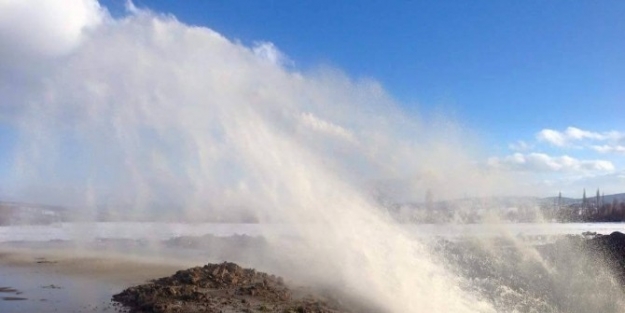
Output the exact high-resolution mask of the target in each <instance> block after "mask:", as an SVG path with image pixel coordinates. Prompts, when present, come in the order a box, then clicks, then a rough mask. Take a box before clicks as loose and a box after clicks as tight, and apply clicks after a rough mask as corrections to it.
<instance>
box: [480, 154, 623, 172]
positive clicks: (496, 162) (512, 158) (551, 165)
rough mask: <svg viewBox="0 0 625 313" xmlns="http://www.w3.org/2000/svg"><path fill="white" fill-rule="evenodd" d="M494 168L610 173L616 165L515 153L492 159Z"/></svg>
mask: <svg viewBox="0 0 625 313" xmlns="http://www.w3.org/2000/svg"><path fill="white" fill-rule="evenodd" d="M488 165H489V166H491V167H493V168H499V169H506V170H513V171H527V172H595V171H599V172H608V171H613V170H614V169H615V168H614V164H612V162H610V161H606V160H579V159H576V158H573V157H570V156H567V155H563V156H559V157H554V156H550V155H547V154H544V153H529V154H522V153H515V154H512V155H509V156H505V157H491V158H489V159H488Z"/></svg>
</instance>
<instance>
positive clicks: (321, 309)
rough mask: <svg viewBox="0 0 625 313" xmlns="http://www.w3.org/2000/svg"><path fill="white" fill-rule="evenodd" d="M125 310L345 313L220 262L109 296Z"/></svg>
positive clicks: (135, 312) (265, 276) (280, 282)
mask: <svg viewBox="0 0 625 313" xmlns="http://www.w3.org/2000/svg"><path fill="white" fill-rule="evenodd" d="M113 301H116V302H119V303H121V304H122V305H124V306H125V307H127V308H128V309H129V310H130V312H133V313H139V312H163V313H170V312H224V313H226V312H280V313H283V312H285V313H286V312H293V313H295V312H297V313H339V312H348V311H347V310H344V309H341V308H339V307H337V306H336V305H331V304H329V303H327V302H325V301H323V300H320V299H316V298H314V297H312V296H310V295H305V296H294V294H293V292H292V291H291V290H290V289H289V288H288V287H287V286H286V285H285V284H284V281H283V280H282V278H280V277H276V276H274V275H269V274H266V273H262V272H257V271H255V270H254V269H244V268H242V267H240V266H238V265H237V264H234V263H228V262H224V263H221V264H207V265H204V266H202V267H194V268H191V269H187V270H182V271H178V272H176V273H175V274H174V275H172V276H170V277H164V278H160V279H157V280H155V281H153V282H151V283H149V284H145V285H140V286H136V287H131V288H128V289H126V290H124V291H123V292H121V293H119V294H117V295H114V296H113Z"/></svg>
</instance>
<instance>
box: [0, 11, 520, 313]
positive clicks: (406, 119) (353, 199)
mask: <svg viewBox="0 0 625 313" xmlns="http://www.w3.org/2000/svg"><path fill="white" fill-rule="evenodd" d="M82 3H86V4H88V6H87V8H89V9H88V10H87V12H91V13H93V14H91V13H90V14H86V15H85V16H87V18H86V19H85V20H84V21H83V22H82V23H81V24H80V25H79V26H77V27H78V29H79V31H78V32H75V31H71V32H68V31H66V30H58V32H59V34H69V35H68V36H69V37H63V36H62V37H59V38H66V40H65V41H63V42H64V45H63V47H60V48H58V49H56V48H54V49H53V48H49V43H48V42H47V41H46V42H42V41H38V40H39V39H37V38H35V39H37V40H34V39H33V40H31V39H32V38H30V37H29V36H30V34H29V33H28V32H24V33H21V34H18V35H19V36H18V35H16V36H8V37H7V36H5V37H3V39H5V40H7V39H6V38H10V40H12V41H11V42H13V43H18V44H17V45H14V47H16V48H15V49H16V50H15V51H9V50H10V49H12V48H10V47H9V48H4V49H3V51H2V54H3V55H9V56H11V57H6V58H3V60H4V61H2V62H3V63H2V67H3V69H6V71H4V70H3V72H4V73H5V74H2V75H0V82H1V84H2V86H1V87H0V97H2V98H3V99H8V100H5V101H3V102H2V107H0V122H1V123H3V124H5V125H8V126H7V127H9V128H10V129H11V130H12V133H13V135H14V136H15V138H16V140H15V142H16V143H15V144H14V145H13V147H12V150H11V155H12V161H11V166H10V168H11V171H10V173H9V174H8V177H7V178H5V179H4V181H5V182H6V183H5V187H4V189H5V192H6V193H9V194H10V195H11V196H12V197H14V198H16V199H24V200H27V201H29V202H37V203H47V204H58V205H63V206H67V207H71V208H74V212H75V214H76V215H77V219H80V220H92V221H93V220H95V219H96V216H97V214H98V213H99V212H101V211H102V210H104V211H110V212H115V214H116V216H117V217H118V218H121V219H124V220H146V221H149V220H171V221H194V222H197V221H206V220H220V219H232V218H234V219H236V218H239V219H241V218H249V219H251V220H254V221H256V222H258V223H282V224H288V225H292V226H294V227H295V229H296V231H297V235H298V236H299V237H300V238H302V242H303V243H304V244H298V245H288V244H286V243H285V242H283V241H282V240H281V239H280V238H277V237H272V235H271V234H267V238H268V240H269V242H270V243H273V244H274V245H276V246H278V245H279V247H280V250H281V251H282V252H283V253H284V255H281V256H280V257H281V258H283V259H284V260H285V263H288V264H291V267H290V270H292V271H293V272H292V276H296V277H299V278H301V279H303V280H308V281H314V282H316V283H319V284H322V283H323V284H328V285H332V286H334V287H340V288H341V289H342V290H344V291H345V292H346V293H349V294H357V295H359V296H361V297H365V298H368V299H372V301H373V302H374V303H375V304H377V305H379V306H380V307H382V308H383V309H384V310H385V311H389V312H400V311H404V312H494V309H493V308H492V306H491V304H489V303H488V302H487V301H483V300H481V299H480V296H479V295H477V294H473V293H471V292H469V291H467V290H466V289H463V288H461V287H460V286H462V285H463V283H462V282H461V278H460V277H458V276H457V275H455V274H453V273H452V272H450V271H448V270H447V269H446V268H445V267H443V265H441V262H440V260H439V259H438V257H437V256H435V255H433V254H432V253H431V252H430V251H429V249H428V248H427V247H425V246H424V244H422V243H420V242H418V241H415V240H414V239H413V238H412V237H411V236H410V235H409V234H408V233H406V231H405V230H404V229H403V228H400V227H398V226H397V225H396V223H395V222H394V221H392V220H391V218H390V217H389V216H388V214H386V213H385V212H386V208H385V207H384V206H383V202H382V201H380V198H384V199H391V201H393V202H397V203H399V202H410V201H423V199H424V195H425V194H426V191H428V190H430V191H431V192H433V193H434V194H435V196H436V197H437V199H453V198H458V197H462V196H465V195H467V194H470V195H471V196H491V195H500V194H511V193H513V192H516V193H517V194H518V193H523V191H522V190H519V189H518V186H519V185H520V184H517V183H519V182H516V183H515V184H513V183H512V182H511V179H510V178H509V177H506V176H505V175H503V174H502V173H500V172H497V171H495V170H494V169H489V168H487V167H484V166H482V165H480V164H481V162H480V160H482V159H481V156H482V155H481V152H480V147H479V145H478V144H477V142H476V140H475V138H473V137H472V136H471V135H470V134H471V132H470V131H469V130H466V129H463V128H462V127H460V126H459V125H458V124H457V123H455V122H454V120H453V119H449V118H446V117H445V116H444V115H440V116H436V117H430V118H423V117H420V116H415V114H414V113H411V114H408V113H407V112H405V111H404V110H403V109H402V106H401V103H398V102H397V101H396V100H394V99H393V97H392V95H390V94H388V93H387V92H386V91H385V89H384V87H383V86H382V85H381V84H380V83H378V82H376V81H375V80H373V79H371V78H354V77H350V76H349V75H348V74H346V73H343V72H342V71H341V70H340V69H336V68H331V67H328V66H324V65H319V66H316V67H314V68H310V69H305V70H303V69H298V67H297V63H296V62H295V63H294V62H292V61H289V59H288V56H286V55H285V54H284V53H282V52H281V51H279V50H278V48H276V47H275V46H274V45H273V44H271V43H269V42H258V43H254V44H250V45H247V44H245V43H241V42H239V41H237V40H233V39H229V38H226V37H224V36H222V35H221V34H219V33H218V32H216V31H214V30H211V29H209V28H205V27H196V26H189V25H185V24H184V23H182V22H180V21H178V20H176V18H175V17H172V16H168V15H161V14H157V13H153V12H149V11H145V10H140V9H137V8H135V7H134V6H132V5H130V6H129V12H128V13H127V16H125V17H122V18H113V17H111V16H110V15H109V14H108V13H107V12H106V10H104V9H103V8H100V7H99V6H97V5H95V4H94V3H91V2H89V1H84V2H82ZM89 3H91V4H89ZM89 10H91V11H89ZM42 25H44V26H42V27H45V23H42ZM3 31H4V33H6V28H3ZM4 33H3V34H4ZM67 38H69V39H67ZM21 40H24V41H27V42H28V44H24V45H19V43H20V42H21ZM3 46H4V45H3ZM53 46H55V45H53ZM4 47H7V46H4ZM5 49H6V50H7V51H4V50H5ZM25 51H26V52H28V53H26V52H25ZM37 51H40V52H41V51H44V52H45V53H43V52H42V53H36V52H37ZM276 251H277V249H276Z"/></svg>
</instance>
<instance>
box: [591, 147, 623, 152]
mask: <svg viewBox="0 0 625 313" xmlns="http://www.w3.org/2000/svg"><path fill="white" fill-rule="evenodd" d="M591 148H592V149H593V150H595V151H597V152H599V153H616V154H625V146H621V145H601V146H592V147H591Z"/></svg>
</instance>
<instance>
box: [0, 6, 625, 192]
mask: <svg viewBox="0 0 625 313" xmlns="http://www.w3.org/2000/svg"><path fill="white" fill-rule="evenodd" d="M72 1H74V2H76V3H81V5H84V4H87V5H91V4H93V3H95V2H94V0H84V1H83V0H72ZM24 3H27V2H24ZM33 3H36V2H33ZM99 4H100V5H101V6H102V7H103V9H104V10H106V11H108V13H107V14H110V15H112V16H113V17H114V18H116V19H121V18H123V17H125V16H128V15H129V14H130V13H129V11H128V9H127V5H128V4H127V2H126V1H123V0H101V1H100V2H99ZM7 5H9V4H7ZM134 5H135V6H136V7H138V8H139V9H141V10H150V11H152V12H154V13H155V14H166V15H171V16H175V18H176V19H177V20H178V21H180V22H181V23H184V24H187V25H194V26H200V27H206V28H210V29H212V30H214V31H216V32H218V33H220V34H221V35H223V36H225V37H226V38H228V39H229V40H232V41H234V42H240V43H241V44H242V45H244V46H247V47H254V46H256V45H258V44H259V43H262V42H265V43H272V44H273V46H275V47H276V48H277V49H278V50H279V51H280V52H281V53H283V54H284V55H285V56H286V57H287V58H288V59H289V61H290V62H289V65H288V67H291V68H293V69H294V71H299V72H303V73H306V72H307V71H313V70H315V69H317V68H319V67H324V66H325V67H330V68H336V69H339V70H340V71H343V72H345V74H346V75H347V76H349V77H351V78H353V79H355V80H359V79H372V80H375V81H377V82H379V83H380V84H381V85H382V87H383V88H384V90H386V92H387V93H388V94H389V95H390V96H391V97H393V98H394V99H395V100H396V101H397V103H398V104H399V105H400V107H401V108H402V109H403V110H405V111H406V112H408V113H409V114H415V115H418V116H424V117H425V118H426V119H428V118H431V117H433V116H436V115H437V114H443V115H445V116H448V117H451V118H452V119H454V120H455V121H456V122H457V123H458V124H460V125H461V126H462V127H464V128H465V129H466V130H467V132H470V133H473V134H475V135H476V136H475V137H477V138H479V139H480V141H481V144H482V146H483V159H481V160H476V162H478V163H484V164H487V166H490V167H493V168H498V169H501V170H506V171H511V172H517V173H519V174H520V175H522V176H523V177H525V178H528V177H531V179H530V180H529V181H535V182H540V183H541V184H543V185H541V186H545V187H544V190H545V191H544V192H543V193H542V194H541V195H546V194H552V193H553V192H554V191H555V190H558V189H560V188H561V187H560V186H562V189H566V190H581V188H584V187H585V188H588V189H594V188H597V187H599V188H603V189H604V190H608V192H623V191H625V189H623V188H625V160H624V156H625V126H623V125H625V123H624V122H625V88H622V87H621V85H622V82H624V81H625V40H624V39H625V38H624V36H625V35H624V34H625V20H624V19H623V18H622V17H623V15H624V14H625V2H623V1H600V2H593V1H575V2H571V1H471V2H467V1H392V2H389V1H306V2H302V1H286V0H283V1H281V0H275V1H243V0H229V1H200V0H193V1H156V0H154V1H150V0H135V1H134ZM57 7H59V8H60V7H61V5H58V6H57ZM76 7H77V6H76ZM76 7H72V8H71V9H72V10H70V11H75V12H73V13H72V14H74V13H76V12H78V11H80V10H74V9H75V8H76ZM30 8H31V9H30V11H28V8H27V9H24V10H25V11H24V12H27V13H24V14H26V15H29V14H30V15H32V16H35V17H36V18H35V19H33V21H37V19H42V18H41V16H43V15H45V14H47V15H48V17H52V16H53V14H58V15H59V16H60V15H61V14H65V13H62V12H61V11H58V12H55V11H54V10H53V8H54V7H51V8H48V10H47V11H46V10H44V9H42V8H37V7H36V5H33V6H31V7H30ZM89 10H91V9H88V10H86V11H84V12H83V11H81V12H78V13H76V14H78V15H80V14H83V13H85V12H87V13H89V12H91V11H89ZM5 12H11V11H10V10H5ZM16 12H17V11H16ZM19 12H20V14H21V13H23V12H22V11H19ZM29 12H30V13H29ZM31 13H33V14H31ZM35 13H36V14H35ZM87 13H85V14H87ZM26 15H25V16H26ZM78 15H76V16H78ZM87 15H88V14H87ZM16 16H17V15H16ZM5 20H6V21H8V22H7V23H4V24H3V23H2V15H1V14H0V43H1V41H3V40H4V41H7V40H8V41H7V44H4V45H3V46H4V47H12V46H19V45H15V42H16V40H18V39H15V38H22V37H24V38H26V39H28V40H31V39H32V38H30V39H29V38H28V37H29V36H30V35H31V34H33V33H35V32H33V31H32V30H31V29H30V28H29V27H31V25H28V24H24V25H26V26H24V25H22V24H19V21H12V20H11V19H10V18H8V17H5ZM24 20H28V19H27V18H24ZM44 20H45V19H44ZM51 20H52V21H53V24H50V25H55V26H57V25H58V24H63V22H58V21H57V20H53V19H51ZM100 21H101V17H97V18H94V17H93V16H88V17H87V18H84V19H82V20H75V21H74V22H76V23H78V24H76V25H78V26H80V27H83V26H84V27H85V29H87V28H89V27H92V28H93V27H96V26H92V25H91V24H93V25H99V24H98V23H100ZM10 23H18V24H19V25H17V26H19V27H15V25H11V24H10ZM80 23H83V24H84V25H82V24H80ZM90 23H91V24H90ZM35 24H36V23H35ZM42 25H43V24H42ZM81 25H82V26H81ZM85 25H86V26H85ZM61 26H64V25H61ZM61 26H59V29H60V30H59V29H57V30H54V31H57V33H58V34H61V35H62V36H61V37H58V38H59V40H58V41H51V42H52V43H49V42H45V41H44V39H41V38H39V37H37V36H34V35H33V36H32V37H34V39H32V40H31V42H30V44H31V45H30V46H34V45H32V43H33V42H36V41H37V40H39V41H41V42H39V44H41V50H42V51H45V53H49V54H50V53H57V54H58V55H60V54H62V53H61V52H59V51H65V52H63V53H66V54H67V53H69V52H67V51H71V49H75V46H76V45H77V44H76V43H75V42H73V41H72V40H70V39H68V38H70V37H68V36H66V35H67V34H69V33H67V34H66V33H63V32H65V31H66V30H67V29H71V27H68V28H67V29H65V28H63V27H61ZM74 26H75V25H74ZM78 26H76V27H78ZM3 27H4V28H3ZM33 27H37V25H35V26H33ZM72 27H73V26H72ZM15 29H17V31H14V30H15ZM42 29H44V32H46V31H47V29H45V28H42ZM20 31H23V32H22V33H20ZM80 31H82V28H80V29H79V32H80ZM13 32H14V33H13ZM16 34H17V35H16ZM26 34H28V35H26ZM20 35H21V36H22V37H20ZM72 36H73V35H72ZM51 38H54V37H51ZM22 39H23V38H22ZM28 40H24V41H25V42H27V41H28ZM33 40H34V41H33ZM64 40H65V41H64ZM18 41H19V40H18ZM72 47H74V48H72ZM11 49H13V48H6V51H2V50H1V49H0V57H2V58H4V59H5V60H4V61H2V62H0V66H4V67H3V68H5V69H8V71H6V73H11V76H10V78H9V79H7V77H9V75H8V74H7V76H6V77H5V81H2V80H1V79H2V75H0V82H3V84H4V85H3V86H0V93H3V94H0V95H3V96H4V97H5V99H8V98H10V97H9V96H12V94H13V93H17V92H14V90H15V89H16V88H15V86H18V88H17V89H20V88H21V87H19V86H21V85H20V83H19V82H20V81H19V79H16V78H15V77H21V76H20V75H22V74H23V73H26V72H27V71H22V70H21V69H20V67H19V66H15V65H13V64H18V63H19V62H14V60H13V59H12V58H17V57H16V55H17V56H21V55H27V56H28V57H30V56H33V55H34V56H37V55H39V54H37V53H39V52H37V53H30V52H29V53H24V51H22V50H19V49H17V48H16V49H15V51H17V52H15V51H11ZM57 50H58V51H57ZM40 55H44V54H43V52H42V54H40ZM17 59H19V58H17ZM57 61H58V60H57ZM59 62H60V61H59ZM31 63H33V62H31ZM3 64H4V65H3ZM7 64H8V65H7ZM33 64H35V63H33ZM35 66H36V65H33V67H35ZM29 70H30V71H32V72H36V71H35V70H33V69H32V68H29ZM20 71H22V72H20ZM16 73H17V74H18V76H15V75H13V74H16ZM23 75H24V77H29V76H28V74H23ZM24 81H27V79H24ZM7 82H8V83H7ZM25 84H26V83H25ZM24 90H27V88H26V87H24ZM7 101H8V100H5V102H7ZM7 104H8V102H7V103H0V148H1V150H0V151H1V152H0V164H2V165H1V166H0V175H2V176H3V177H5V178H4V180H5V182H6V181H7V178H6V177H7V176H9V173H10V172H12V168H11V167H12V166H13V164H12V163H11V162H12V160H13V158H14V154H13V150H14V146H16V143H19V142H20V139H19V137H18V136H17V135H16V133H15V128H14V126H15V125H14V123H13V121H12V119H13V118H14V116H15V115H14V112H15V111H17V110H16V109H15V104H13V106H11V105H7ZM2 105H4V108H3V107H1V106H2ZM0 182H1V180H0ZM622 189H623V190H622Z"/></svg>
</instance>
